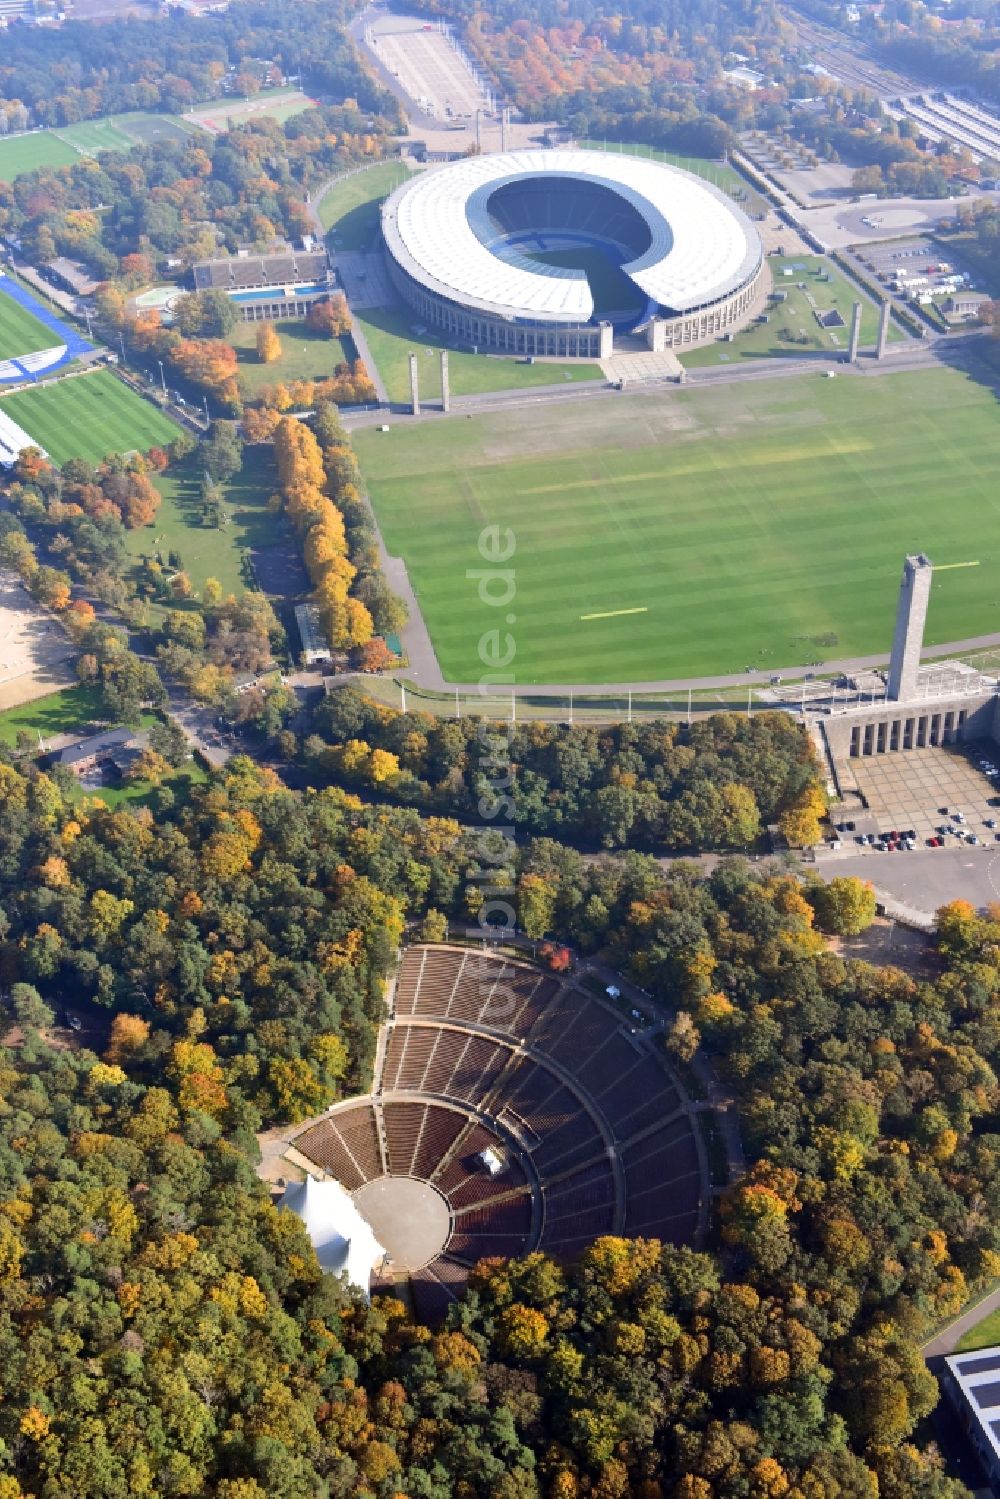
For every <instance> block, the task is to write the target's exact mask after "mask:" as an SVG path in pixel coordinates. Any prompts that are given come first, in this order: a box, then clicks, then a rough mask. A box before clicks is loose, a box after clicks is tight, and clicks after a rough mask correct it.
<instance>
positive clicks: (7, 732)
mask: <svg viewBox="0 0 1000 1499" xmlns="http://www.w3.org/2000/svg"><path fill="white" fill-rule="evenodd" d="M103 722H104V713H103V709H102V702H101V692H100V689H99V688H98V687H64V688H63V689H62V691H60V692H50V693H49V694H48V696H47V697H37V698H35V699H34V701H32V702H30V703H22V704H21V705H20V706H19V707H17V708H8V709H6V710H5V711H4V712H3V713H0V744H8V745H10V744H14V743H15V741H16V740H17V736H18V734H19V733H20V732H21V731H22V730H23V731H24V732H25V733H28V734H31V735H32V736H33V737H34V738H35V739H37V738H38V737H39V736H41V738H42V740H46V739H53V738H54V737H55V736H56V735H57V734H72V733H74V732H75V731H76V730H78V729H79V730H80V731H81V733H82V732H83V731H84V730H85V729H88V728H89V727H90V726H91V725H92V724H99V723H103Z"/></svg>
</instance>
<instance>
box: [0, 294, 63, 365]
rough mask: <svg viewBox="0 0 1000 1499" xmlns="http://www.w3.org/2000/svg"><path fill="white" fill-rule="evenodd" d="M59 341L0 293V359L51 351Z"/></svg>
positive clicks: (10, 298)
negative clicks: (42, 350)
mask: <svg viewBox="0 0 1000 1499" xmlns="http://www.w3.org/2000/svg"><path fill="white" fill-rule="evenodd" d="M58 342H59V339H58V338H57V337H56V335H55V334H54V333H53V332H52V330H51V328H46V326H45V324H44V323H40V322H39V321H38V319H37V318H36V317H35V316H34V315H33V314H32V313H30V312H28V310H27V308H25V307H22V306H21V305H20V303H19V302H15V301H14V299H13V297H8V296H6V295H5V294H4V293H3V292H0V359H16V358H17V357H18V355H20V354H34V353H36V352H37V351H38V350H39V349H51V348H52V347H53V345H54V344H57V343H58Z"/></svg>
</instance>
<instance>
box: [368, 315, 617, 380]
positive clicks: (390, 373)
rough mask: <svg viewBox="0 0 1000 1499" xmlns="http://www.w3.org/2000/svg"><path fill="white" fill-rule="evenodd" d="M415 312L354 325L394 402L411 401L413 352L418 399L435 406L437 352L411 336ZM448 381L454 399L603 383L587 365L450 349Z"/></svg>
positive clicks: (593, 367) (429, 342)
mask: <svg viewBox="0 0 1000 1499" xmlns="http://www.w3.org/2000/svg"><path fill="white" fill-rule="evenodd" d="M415 318H416V313H414V312H409V311H406V312H404V311H391V310H389V309H387V308H382V307H380V308H375V307H366V308H365V309H364V312H363V313H357V312H356V313H355V314H354V321H355V323H356V324H357V326H358V327H359V328H360V329H361V331H362V333H363V334H364V335H365V337H366V339H367V340H368V346H369V348H370V349H371V354H372V358H373V359H374V361H375V363H376V365H377V366H378V370H379V373H380V375H381V376H382V379H383V380H384V381H385V384H386V389H387V390H388V392H389V399H390V401H408V400H409V398H410V353H411V351H416V353H418V354H419V355H420V375H421V380H420V394H421V397H422V398H424V399H426V400H429V401H433V400H435V399H437V398H439V397H440V394H441V377H440V373H439V366H438V351H439V350H440V348H441V347H442V346H441V344H438V343H435V342H434V341H433V340H432V339H431V338H430V337H428V335H426V334H421V335H418V334H415V333H412V332H411V331H410V329H411V326H412V324H413V322H414V319H415ZM448 378H449V381H450V384H451V392H452V395H459V396H470V395H476V394H478V393H479V392H480V391H484V390H513V389H515V388H516V387H518V386H531V385H558V384H559V382H560V381H563V380H565V381H570V380H573V381H579V380H603V378H604V376H603V375H602V374H601V370H600V367H599V366H598V365H596V364H588V363H586V362H584V361H578V362H573V363H570V364H547V363H544V362H541V361H540V362H538V363H536V364H519V363H518V362H517V360H516V359H513V358H508V357H506V356H499V355H498V356H496V357H494V356H493V355H492V354H467V353H464V352H462V351H461V350H454V349H453V350H451V351H450V352H449V355H448Z"/></svg>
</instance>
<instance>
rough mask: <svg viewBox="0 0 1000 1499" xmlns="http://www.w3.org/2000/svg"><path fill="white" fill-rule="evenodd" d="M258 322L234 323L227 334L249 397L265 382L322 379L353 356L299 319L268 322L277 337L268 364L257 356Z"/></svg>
mask: <svg viewBox="0 0 1000 1499" xmlns="http://www.w3.org/2000/svg"><path fill="white" fill-rule="evenodd" d="M261 327H263V324H262V323H237V324H236V327H235V328H234V329H233V331H232V333H231V334H230V335H229V342H230V343H231V344H232V346H233V348H234V349H235V350H236V357H237V359H238V361H239V376H240V381H241V383H242V384H243V385H244V386H245V387H246V391H247V394H248V395H249V396H251V397H253V396H255V395H256V394H257V392H258V391H259V390H260V389H262V387H263V386H265V385H277V384H278V383H279V382H280V383H283V384H287V383H288V381H289V380H325V379H328V378H329V376H331V375H332V374H333V371H334V367H335V366H336V365H338V364H340V363H341V362H342V361H343V360H345V359H349V358H353V352H352V353H351V354H348V352H347V351H346V350H345V348H344V345H343V344H342V343H341V341H340V339H339V338H326V337H324V336H323V335H322V334H318V333H311V332H310V331H309V329H308V328H307V327H306V325H305V323H304V322H302V321H298V322H286V323H272V324H271V327H272V328H274V329H275V330H276V332H277V334H278V337H279V338H280V339H281V358H280V359H276V360H274V362H273V363H272V364H261V363H260V362H259V360H258V358H257V329H258V328H261Z"/></svg>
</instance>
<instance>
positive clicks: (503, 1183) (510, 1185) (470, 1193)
mask: <svg viewBox="0 0 1000 1499" xmlns="http://www.w3.org/2000/svg"><path fill="white" fill-rule="evenodd" d="M518 1190H521V1191H525V1192H527V1191H528V1190H529V1189H528V1185H527V1181H526V1178H525V1175H524V1171H523V1170H522V1168H521V1167H520V1166H519V1165H518V1163H517V1161H515V1160H512V1159H509V1158H508V1159H507V1163H506V1165H505V1166H504V1169H503V1171H501V1172H500V1173H499V1174H498V1175H497V1176H491V1175H490V1174H489V1172H488V1171H487V1170H486V1168H485V1167H481V1168H480V1169H479V1170H477V1171H474V1172H470V1173H469V1175H468V1176H466V1178H465V1181H463V1182H459V1184H458V1186H457V1187H454V1188H452V1190H451V1191H450V1192H449V1193H448V1201H449V1202H450V1203H451V1206H452V1208H453V1209H454V1211H455V1212H456V1213H457V1212H459V1211H460V1210H461V1209H462V1208H471V1207H476V1206H478V1205H480V1204H483V1203H487V1202H490V1201H492V1200H493V1199H494V1198H496V1197H506V1196H507V1195H508V1194H509V1193H511V1192H516V1191H518Z"/></svg>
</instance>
